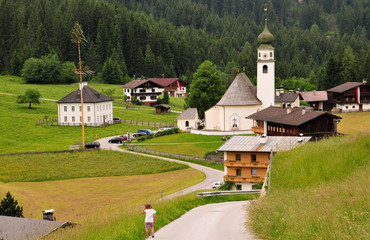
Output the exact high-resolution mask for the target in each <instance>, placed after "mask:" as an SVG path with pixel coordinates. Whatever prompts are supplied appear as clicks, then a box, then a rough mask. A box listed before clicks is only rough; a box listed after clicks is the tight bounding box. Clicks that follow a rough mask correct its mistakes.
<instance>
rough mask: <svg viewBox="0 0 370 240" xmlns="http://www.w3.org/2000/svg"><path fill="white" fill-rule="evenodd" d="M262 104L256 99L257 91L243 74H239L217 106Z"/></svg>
mask: <svg viewBox="0 0 370 240" xmlns="http://www.w3.org/2000/svg"><path fill="white" fill-rule="evenodd" d="M259 104H262V103H261V101H260V100H259V99H258V98H257V89H256V87H255V86H254V85H253V83H252V82H251V81H250V80H249V78H248V77H247V75H245V73H244V72H242V73H239V74H238V75H237V76H236V77H235V79H234V80H233V82H232V83H231V85H230V86H229V88H228V89H227V91H226V92H225V94H224V96H223V97H222V98H221V100H220V101H219V102H218V103H217V104H216V105H218V106H244V105H259Z"/></svg>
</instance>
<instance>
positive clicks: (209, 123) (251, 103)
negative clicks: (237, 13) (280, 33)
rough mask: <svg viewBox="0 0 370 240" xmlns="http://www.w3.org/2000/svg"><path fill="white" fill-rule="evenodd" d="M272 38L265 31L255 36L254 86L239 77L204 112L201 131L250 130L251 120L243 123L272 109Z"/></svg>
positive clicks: (273, 91)
mask: <svg viewBox="0 0 370 240" xmlns="http://www.w3.org/2000/svg"><path fill="white" fill-rule="evenodd" d="M273 41H274V36H273V35H272V34H271V33H270V31H269V30H268V28H267V21H266V22H265V29H264V31H263V32H262V33H261V34H260V35H259V36H258V42H259V44H260V46H259V48H258V49H257V86H254V85H253V83H252V82H251V81H250V80H249V78H248V76H247V75H246V74H245V73H244V72H242V73H239V74H238V75H237V76H236V77H235V79H234V80H233V82H232V83H231V85H230V87H229V88H228V89H227V91H226V92H225V94H224V96H223V97H222V98H221V100H220V101H219V102H218V103H217V104H216V105H215V106H213V107H211V108H210V109H208V110H207V111H206V112H205V118H204V123H205V130H213V131H242V130H250V129H251V128H252V126H253V120H251V119H246V116H249V115H251V114H253V113H255V112H257V111H260V110H262V109H265V108H267V107H269V106H274V105H275V56H274V48H273V46H272V45H271V44H272V42H273Z"/></svg>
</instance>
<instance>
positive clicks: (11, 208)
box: [0, 192, 24, 217]
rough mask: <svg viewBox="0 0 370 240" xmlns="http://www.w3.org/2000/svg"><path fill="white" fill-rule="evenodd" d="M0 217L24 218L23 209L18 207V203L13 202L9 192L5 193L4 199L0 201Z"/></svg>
mask: <svg viewBox="0 0 370 240" xmlns="http://www.w3.org/2000/svg"><path fill="white" fill-rule="evenodd" d="M0 215H4V216H11V217H24V216H23V207H20V206H18V201H17V200H14V198H13V196H12V195H11V194H10V192H7V193H6V197H5V198H4V199H3V200H1V204H0Z"/></svg>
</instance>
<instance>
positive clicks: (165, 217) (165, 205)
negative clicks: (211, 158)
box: [47, 193, 257, 240]
mask: <svg viewBox="0 0 370 240" xmlns="http://www.w3.org/2000/svg"><path fill="white" fill-rule="evenodd" d="M256 197H257V196H256V195H235V196H218V197H207V198H199V197H196V196H195V193H191V194H188V195H185V196H182V197H179V198H176V199H174V200H169V201H163V202H161V201H159V202H155V203H154V204H153V207H154V209H155V210H156V211H157V219H158V220H157V223H156V226H155V227H156V229H159V228H161V227H163V226H165V225H166V224H168V223H170V222H171V221H173V220H175V219H177V218H179V217H180V216H181V215H183V214H184V213H186V212H187V211H189V210H190V209H192V208H195V207H198V206H201V205H205V204H209V203H216V202H226V201H242V200H251V199H255V198H256ZM144 203H145V202H142V203H140V204H137V205H136V206H135V207H134V208H133V209H128V208H125V207H123V210H122V209H120V211H118V212H117V211H116V209H114V208H112V209H111V210H110V211H106V212H104V213H100V214H99V216H96V217H92V218H91V220H90V221H88V222H86V224H84V225H81V226H78V227H75V228H70V229H66V230H63V229H61V230H58V231H57V232H55V233H54V234H52V235H50V236H49V237H48V238H47V239H130V240H137V239H144V238H145V230H144V226H143V222H144V216H143V215H142V214H140V211H141V209H142V205H143V204H144Z"/></svg>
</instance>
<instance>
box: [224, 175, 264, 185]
mask: <svg viewBox="0 0 370 240" xmlns="http://www.w3.org/2000/svg"><path fill="white" fill-rule="evenodd" d="M224 180H225V182H226V181H229V182H252V183H254V182H263V181H264V180H265V177H260V176H253V177H252V176H231V175H225V176H224Z"/></svg>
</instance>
